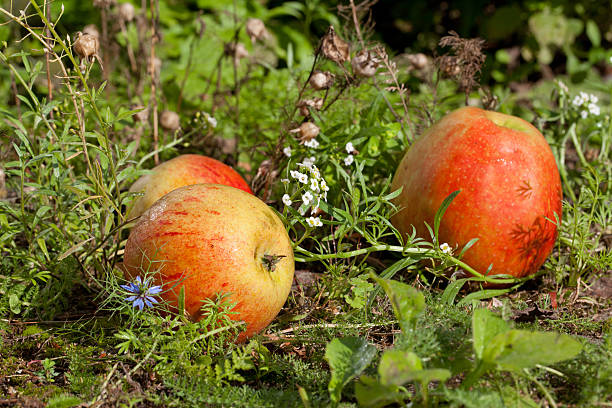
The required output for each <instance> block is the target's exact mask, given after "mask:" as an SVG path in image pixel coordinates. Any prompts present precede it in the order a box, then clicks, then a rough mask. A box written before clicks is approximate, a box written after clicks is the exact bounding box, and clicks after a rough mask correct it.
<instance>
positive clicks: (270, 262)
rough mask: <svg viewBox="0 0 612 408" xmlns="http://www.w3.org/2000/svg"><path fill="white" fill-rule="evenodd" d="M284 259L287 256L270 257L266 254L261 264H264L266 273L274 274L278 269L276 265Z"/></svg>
mask: <svg viewBox="0 0 612 408" xmlns="http://www.w3.org/2000/svg"><path fill="white" fill-rule="evenodd" d="M282 258H285V255H269V254H265V255H264V256H263V257H262V258H261V263H262V264H263V266H264V268H265V269H266V271H268V272H274V270H275V269H276V264H277V263H279V262H280V260H281V259H282Z"/></svg>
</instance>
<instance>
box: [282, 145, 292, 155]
mask: <svg viewBox="0 0 612 408" xmlns="http://www.w3.org/2000/svg"><path fill="white" fill-rule="evenodd" d="M283 154H284V155H285V156H287V157H291V148H290V147H289V146H287V147H285V148H284V149H283Z"/></svg>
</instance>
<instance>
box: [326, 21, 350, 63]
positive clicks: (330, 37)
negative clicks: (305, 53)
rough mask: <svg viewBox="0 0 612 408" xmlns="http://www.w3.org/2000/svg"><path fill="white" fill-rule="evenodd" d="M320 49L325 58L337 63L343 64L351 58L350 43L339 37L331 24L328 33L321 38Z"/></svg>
mask: <svg viewBox="0 0 612 408" xmlns="http://www.w3.org/2000/svg"><path fill="white" fill-rule="evenodd" d="M320 50H321V52H322V53H323V56H324V57H325V58H327V59H330V60H332V61H334V62H335V63H337V64H343V63H344V62H345V61H348V60H349V45H348V44H347V43H346V42H345V41H344V40H343V39H342V38H340V37H338V35H337V34H336V30H334V27H332V26H329V28H328V29H327V33H326V34H325V35H324V36H323V38H322V39H321V46H320Z"/></svg>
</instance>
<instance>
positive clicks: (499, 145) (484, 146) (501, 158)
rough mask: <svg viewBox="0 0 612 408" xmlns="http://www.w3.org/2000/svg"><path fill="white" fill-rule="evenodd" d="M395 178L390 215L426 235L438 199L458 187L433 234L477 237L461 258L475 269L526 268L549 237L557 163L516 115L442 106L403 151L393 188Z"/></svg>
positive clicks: (446, 238)
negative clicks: (441, 111)
mask: <svg viewBox="0 0 612 408" xmlns="http://www.w3.org/2000/svg"><path fill="white" fill-rule="evenodd" d="M402 186H403V190H402V193H401V195H400V196H398V197H397V198H396V199H395V201H394V203H395V204H396V205H398V206H400V207H401V210H400V211H399V212H398V213H397V214H395V215H394V216H393V217H392V219H391V222H392V224H393V225H394V226H395V227H396V228H397V229H398V230H399V231H400V232H402V234H409V233H411V232H412V225H414V227H415V228H416V231H417V236H419V237H421V238H424V239H427V240H430V239H431V235H430V233H429V231H428V230H427V228H426V226H425V224H424V223H425V222H427V223H428V224H429V225H430V226H432V227H433V225H434V216H435V214H436V211H437V210H438V208H439V207H440V205H441V204H442V201H443V200H444V199H445V198H446V197H448V196H449V195H450V194H451V193H452V192H454V191H456V190H461V193H459V195H457V196H456V197H455V199H454V200H453V202H452V203H451V205H450V207H449V208H448V209H447V211H446V213H445V215H444V217H443V219H442V222H441V225H440V230H439V240H440V243H443V242H446V243H448V244H449V245H451V246H458V248H459V249H461V248H463V246H464V245H465V244H467V243H468V241H469V240H470V239H472V238H478V239H479V240H478V242H476V244H475V245H474V246H472V247H471V248H470V249H468V251H467V252H466V253H465V254H464V256H463V260H464V261H465V262H466V263H467V264H468V265H470V266H471V267H473V268H474V269H476V270H477V271H478V272H480V273H483V274H484V273H486V271H487V268H488V267H489V265H491V264H493V268H492V270H491V272H490V273H489V274H490V275H496V274H507V275H512V276H514V277H517V278H518V277H523V276H527V275H531V274H533V273H535V272H536V271H537V270H538V269H539V268H540V267H541V266H542V264H543V263H544V261H545V260H546V258H547V257H548V255H549V254H550V252H551V250H552V248H553V246H554V244H555V240H556V238H557V226H556V225H555V224H554V220H555V216H557V217H558V218H559V220H560V219H561V199H562V190H561V180H560V177H559V170H558V169H557V165H556V162H555V158H554V156H553V154H552V151H551V149H550V146H549V145H548V143H547V142H546V140H545V139H544V137H543V136H542V134H541V133H540V132H539V131H538V130H537V129H536V128H535V127H534V126H533V125H531V124H530V123H528V122H526V121H524V120H523V119H520V118H517V117H514V116H510V115H505V114H502V113H498V112H492V111H485V110H483V109H479V108H474V107H465V108H461V109H458V110H455V111H453V112H451V113H449V114H447V115H446V116H445V117H443V118H442V119H441V120H440V121H439V122H437V123H435V124H434V125H433V126H432V127H431V128H429V129H428V130H427V131H426V132H425V133H424V134H423V135H422V136H421V137H420V138H419V139H418V140H417V141H416V142H415V143H414V144H413V145H412V147H410V149H409V150H408V151H407V152H406V154H405V155H404V158H403V159H402V161H401V163H400V165H399V167H398V169H397V172H396V173H395V176H394V178H393V182H392V189H393V190H396V189H398V188H400V187H402ZM549 220H553V222H551V221H549Z"/></svg>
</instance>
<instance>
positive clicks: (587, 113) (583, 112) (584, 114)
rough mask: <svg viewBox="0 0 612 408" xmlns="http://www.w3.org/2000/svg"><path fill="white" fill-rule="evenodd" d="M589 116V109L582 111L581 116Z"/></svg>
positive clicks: (583, 117)
mask: <svg viewBox="0 0 612 408" xmlns="http://www.w3.org/2000/svg"><path fill="white" fill-rule="evenodd" d="M587 116H589V112H588V111H585V110H583V111H580V117H581V118H582V119H586V117H587Z"/></svg>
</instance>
